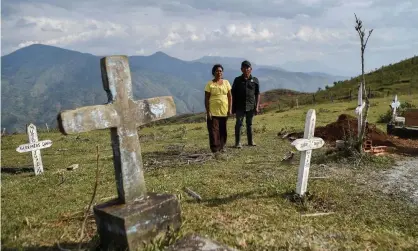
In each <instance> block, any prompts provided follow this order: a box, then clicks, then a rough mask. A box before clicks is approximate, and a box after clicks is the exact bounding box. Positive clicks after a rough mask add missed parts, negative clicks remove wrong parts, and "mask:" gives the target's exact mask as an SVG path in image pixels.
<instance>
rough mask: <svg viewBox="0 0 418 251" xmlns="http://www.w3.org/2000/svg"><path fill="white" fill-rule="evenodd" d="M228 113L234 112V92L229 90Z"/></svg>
mask: <svg viewBox="0 0 418 251" xmlns="http://www.w3.org/2000/svg"><path fill="white" fill-rule="evenodd" d="M227 96H228V115H231V114H232V94H231V91H228V94H227Z"/></svg>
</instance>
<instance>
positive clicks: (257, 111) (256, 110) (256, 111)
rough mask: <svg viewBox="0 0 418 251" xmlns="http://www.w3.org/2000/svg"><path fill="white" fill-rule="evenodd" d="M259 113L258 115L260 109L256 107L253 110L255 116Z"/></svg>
mask: <svg viewBox="0 0 418 251" xmlns="http://www.w3.org/2000/svg"><path fill="white" fill-rule="evenodd" d="M259 113H260V107H258V106H257V107H256V108H255V114H256V115H257V114H259Z"/></svg>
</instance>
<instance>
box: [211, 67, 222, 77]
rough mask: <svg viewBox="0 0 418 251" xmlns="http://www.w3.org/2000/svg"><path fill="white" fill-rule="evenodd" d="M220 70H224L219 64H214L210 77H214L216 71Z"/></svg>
mask: <svg viewBox="0 0 418 251" xmlns="http://www.w3.org/2000/svg"><path fill="white" fill-rule="evenodd" d="M218 68H221V69H222V71H223V70H224V67H223V66H222V65H221V64H216V65H214V66H213V67H212V75H213V76H215V71H216V69H218Z"/></svg>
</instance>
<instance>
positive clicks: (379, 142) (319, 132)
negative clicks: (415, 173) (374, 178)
mask: <svg viewBox="0 0 418 251" xmlns="http://www.w3.org/2000/svg"><path fill="white" fill-rule="evenodd" d="M357 131H358V130H357V118H356V117H353V116H350V115H347V114H341V115H340V116H339V117H338V119H337V121H336V122H333V123H330V124H328V125H326V126H323V127H317V128H315V137H320V138H322V139H323V140H324V141H325V142H327V143H329V144H331V145H335V141H336V140H346V139H348V138H349V137H354V138H355V137H357ZM287 137H288V138H302V137H303V132H297V133H291V134H288V135H287ZM366 139H368V140H372V145H373V146H387V147H391V148H394V152H396V153H400V154H407V155H414V156H418V140H413V139H401V138H399V137H396V136H391V135H387V134H386V133H385V132H383V131H382V130H380V129H379V128H377V127H376V125H374V124H369V123H368V124H367V125H366Z"/></svg>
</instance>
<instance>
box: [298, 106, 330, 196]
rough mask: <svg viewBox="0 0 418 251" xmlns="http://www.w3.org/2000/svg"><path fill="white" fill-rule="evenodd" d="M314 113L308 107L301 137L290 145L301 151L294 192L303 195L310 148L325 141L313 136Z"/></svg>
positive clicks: (309, 163)
mask: <svg viewBox="0 0 418 251" xmlns="http://www.w3.org/2000/svg"><path fill="white" fill-rule="evenodd" d="M315 122H316V114H315V110H314V109H310V110H309V111H308V113H307V114H306V120H305V132H304V135H303V139H296V140H294V141H293V142H292V145H293V146H294V147H295V148H296V149H297V150H298V151H301V152H302V153H301V156H300V163H299V173H298V182H297V185H296V193H297V194H299V195H300V196H303V195H304V194H305V192H306V188H307V186H308V176H309V168H310V166H311V157H312V150H314V149H318V148H321V147H322V146H323V145H324V144H325V142H324V140H323V139H321V138H318V137H314V132H315Z"/></svg>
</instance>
